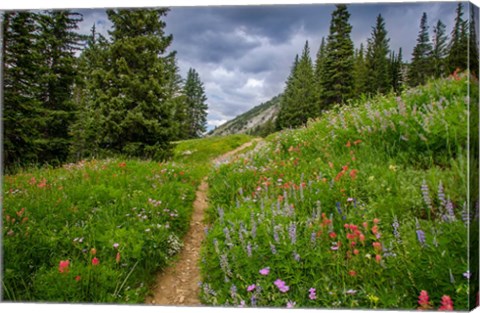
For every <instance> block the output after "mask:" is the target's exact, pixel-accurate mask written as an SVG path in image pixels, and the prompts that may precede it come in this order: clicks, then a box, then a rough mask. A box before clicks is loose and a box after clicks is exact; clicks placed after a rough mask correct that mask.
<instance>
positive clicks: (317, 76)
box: [314, 37, 326, 111]
mask: <svg viewBox="0 0 480 313" xmlns="http://www.w3.org/2000/svg"><path fill="white" fill-rule="evenodd" d="M325 56H326V45H325V37H322V42H321V43H320V48H319V49H318V51H317V55H316V59H315V70H314V72H315V73H314V82H315V92H316V97H317V100H316V101H317V106H318V108H317V109H318V111H320V110H321V99H320V95H321V94H322V90H321V85H320V84H321V81H322V75H323V63H324V61H325Z"/></svg>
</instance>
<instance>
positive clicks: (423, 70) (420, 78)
mask: <svg viewBox="0 0 480 313" xmlns="http://www.w3.org/2000/svg"><path fill="white" fill-rule="evenodd" d="M412 56H413V57H412V63H411V64H410V68H409V72H408V73H409V74H408V82H409V84H410V86H416V85H420V84H424V83H425V82H426V80H427V77H429V76H430V75H431V74H432V65H431V56H432V44H431V43H430V38H429V36H428V25H427V13H425V12H424V13H423V15H422V18H421V20H420V31H419V33H418V38H417V45H416V46H415V47H414V48H413V54H412Z"/></svg>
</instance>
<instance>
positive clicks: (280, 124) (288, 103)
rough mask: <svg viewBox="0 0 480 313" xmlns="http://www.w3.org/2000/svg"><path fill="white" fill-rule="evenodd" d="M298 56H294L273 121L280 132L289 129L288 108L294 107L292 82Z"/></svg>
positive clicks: (294, 77) (294, 78) (294, 79)
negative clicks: (278, 108)
mask: <svg viewBox="0 0 480 313" xmlns="http://www.w3.org/2000/svg"><path fill="white" fill-rule="evenodd" d="M298 62H299V60H298V54H297V55H295V61H294V62H293V65H292V69H291V70H290V75H289V76H288V78H287V82H286V86H285V90H284V92H283V97H282V99H281V101H280V110H279V112H278V117H277V119H276V121H275V123H276V129H277V130H282V129H284V128H287V127H289V123H288V119H289V114H290V112H289V111H290V108H291V107H292V106H294V105H295V102H294V101H295V100H294V98H295V93H294V91H295V90H294V82H295V81H296V79H297V78H296V76H297V68H298Z"/></svg>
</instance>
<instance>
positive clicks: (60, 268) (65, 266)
mask: <svg viewBox="0 0 480 313" xmlns="http://www.w3.org/2000/svg"><path fill="white" fill-rule="evenodd" d="M69 265H70V261H69V260H65V261H63V260H62V261H60V264H59V265H58V271H59V272H60V273H68V266H69Z"/></svg>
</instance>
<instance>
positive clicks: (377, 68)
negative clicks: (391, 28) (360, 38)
mask: <svg viewBox="0 0 480 313" xmlns="http://www.w3.org/2000/svg"><path fill="white" fill-rule="evenodd" d="M389 41H390V39H389V38H387V31H386V30H385V21H384V19H383V17H382V16H381V15H380V14H379V15H378V16H377V21H376V24H375V27H374V28H373V31H372V37H371V38H369V39H368V46H367V55H366V58H365V62H366V67H367V71H368V75H367V77H368V81H367V85H366V86H367V91H368V93H371V94H375V93H386V92H387V91H389V89H390V85H391V83H390V77H389V76H388V63H389V62H388V59H387V56H388V54H389V46H388V42H389Z"/></svg>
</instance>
